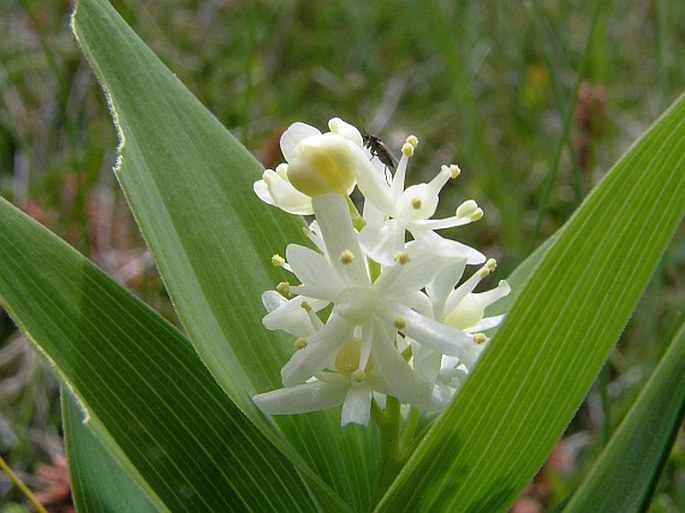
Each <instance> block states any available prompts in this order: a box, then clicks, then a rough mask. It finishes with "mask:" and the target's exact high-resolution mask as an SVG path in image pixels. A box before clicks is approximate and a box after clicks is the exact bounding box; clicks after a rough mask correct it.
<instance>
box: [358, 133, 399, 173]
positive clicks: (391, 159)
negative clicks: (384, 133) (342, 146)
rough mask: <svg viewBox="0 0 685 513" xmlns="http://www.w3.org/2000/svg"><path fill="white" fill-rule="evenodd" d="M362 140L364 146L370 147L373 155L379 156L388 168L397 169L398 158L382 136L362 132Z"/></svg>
mask: <svg viewBox="0 0 685 513" xmlns="http://www.w3.org/2000/svg"><path fill="white" fill-rule="evenodd" d="M362 141H363V143H364V146H365V147H366V148H368V150H369V152H371V156H373V157H376V158H378V160H380V161H381V162H382V163H383V164H385V165H386V166H387V167H388V168H390V169H395V166H396V165H397V159H396V158H395V156H394V155H393V154H392V152H391V151H390V149H389V148H388V147H387V146H386V145H385V143H384V142H383V141H382V140H381V138H380V137H378V136H377V135H374V134H367V133H366V132H362Z"/></svg>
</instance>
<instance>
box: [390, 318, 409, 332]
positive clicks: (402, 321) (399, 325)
mask: <svg viewBox="0 0 685 513" xmlns="http://www.w3.org/2000/svg"><path fill="white" fill-rule="evenodd" d="M392 324H393V326H395V328H396V329H398V330H400V331H401V330H403V329H404V328H406V327H407V318H406V317H405V316H404V315H399V314H398V315H396V316H395V319H393V321H392Z"/></svg>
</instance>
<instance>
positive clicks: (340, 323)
mask: <svg viewBox="0 0 685 513" xmlns="http://www.w3.org/2000/svg"><path fill="white" fill-rule="evenodd" d="M353 330H354V326H353V325H351V324H349V323H348V322H347V321H345V320H344V319H342V318H340V317H338V316H337V315H331V317H330V319H328V322H327V323H326V325H325V326H323V327H322V328H321V329H320V330H319V331H317V332H316V333H315V334H314V335H312V336H311V337H309V339H307V346H306V347H305V348H304V349H300V350H299V351H297V352H296V353H295V354H294V355H293V356H292V357H291V358H290V360H288V363H286V364H285V365H284V366H283V368H282V369H281V381H282V382H283V385H285V386H286V387H292V386H295V385H299V384H300V383H303V382H304V381H307V380H308V379H309V378H310V377H312V376H313V375H314V374H316V373H317V372H319V371H321V370H323V369H324V367H326V365H327V364H328V363H329V361H330V360H331V359H332V358H333V357H334V355H335V352H336V350H337V348H338V347H339V346H341V345H342V344H344V343H345V342H347V341H348V340H349V339H350V337H351V336H352V331H353Z"/></svg>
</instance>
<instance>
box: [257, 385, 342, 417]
mask: <svg viewBox="0 0 685 513" xmlns="http://www.w3.org/2000/svg"><path fill="white" fill-rule="evenodd" d="M347 389H348V386H346V385H342V386H341V385H338V384H331V383H327V382H323V381H313V382H311V383H303V384H302V385H298V386H296V387H292V388H280V389H278V390H273V391H271V392H266V393H264V394H258V395H256V396H254V397H253V398H252V401H253V402H254V403H255V404H256V405H257V407H258V408H259V409H260V410H262V411H263V412H264V413H266V414H267V415H292V414H296V413H307V412H311V411H318V410H325V409H327V408H332V407H333V406H337V405H339V404H340V403H342V402H343V401H344V400H345V394H346V393H347Z"/></svg>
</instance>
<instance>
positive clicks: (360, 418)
mask: <svg viewBox="0 0 685 513" xmlns="http://www.w3.org/2000/svg"><path fill="white" fill-rule="evenodd" d="M372 397H373V392H372V391H371V389H370V388H368V387H366V386H354V387H351V388H349V389H348V391H347V395H346V396H345V402H344V403H343V407H342V412H341V413H340V421H341V422H340V423H341V424H342V425H343V426H346V425H347V424H361V425H362V426H367V425H368V424H369V419H370V418H371V399H372Z"/></svg>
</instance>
